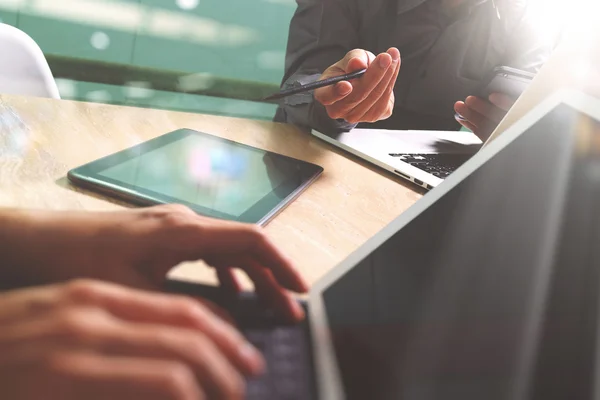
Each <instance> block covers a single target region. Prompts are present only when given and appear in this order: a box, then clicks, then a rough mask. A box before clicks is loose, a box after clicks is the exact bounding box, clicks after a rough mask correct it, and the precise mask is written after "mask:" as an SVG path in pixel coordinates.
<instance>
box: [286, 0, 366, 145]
mask: <svg viewBox="0 0 600 400" xmlns="http://www.w3.org/2000/svg"><path fill="white" fill-rule="evenodd" d="M356 12H357V11H356V5H355V2H354V1H351V0H304V1H302V2H300V1H298V9H297V10H296V13H295V15H294V17H293V18H292V21H291V23H290V32H289V35H288V45H287V53H286V63H285V64H286V67H285V74H284V77H283V82H282V88H289V87H291V86H297V85H301V84H305V83H308V82H313V81H316V80H318V79H319V78H320V76H321V74H323V72H324V71H325V70H326V69H327V68H329V67H330V66H331V65H333V64H335V63H336V62H338V61H339V60H341V59H342V58H343V57H344V56H345V55H346V53H347V52H348V51H350V50H352V49H354V48H356V47H357V46H358V44H359V41H358V34H357V27H356ZM275 120H276V121H277V122H287V123H291V124H294V125H297V126H299V127H301V128H303V129H305V130H310V129H317V130H319V131H322V132H323V133H330V132H331V133H333V132H340V131H348V130H350V129H352V128H353V127H354V126H353V125H352V124H349V123H348V122H346V121H344V120H334V119H332V118H330V117H329V115H327V111H326V110H325V107H323V106H322V105H321V104H319V103H318V102H316V101H314V99H313V96H312V93H303V94H299V95H295V96H290V97H288V98H285V99H283V101H282V102H281V104H280V107H279V109H278V111H277V115H276V116H275Z"/></svg>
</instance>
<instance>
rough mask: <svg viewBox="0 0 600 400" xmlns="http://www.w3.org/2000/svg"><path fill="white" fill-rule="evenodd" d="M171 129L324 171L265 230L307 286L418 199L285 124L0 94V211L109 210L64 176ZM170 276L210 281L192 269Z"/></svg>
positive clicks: (398, 184) (202, 270)
mask: <svg viewBox="0 0 600 400" xmlns="http://www.w3.org/2000/svg"><path fill="white" fill-rule="evenodd" d="M178 128H191V129H196V130H199V131H204V132H207V133H211V134H215V135H219V136H222V137H225V138H228V139H232V140H235V141H239V142H242V143H245V144H249V145H252V146H256V147H260V148H264V149H267V150H271V151H274V152H277V153H281V154H285V155H288V156H291V157H295V158H299V159H302V160H306V161H309V162H313V163H315V164H318V165H321V166H322V167H323V168H324V169H325V172H324V174H323V175H322V176H321V177H320V178H319V180H318V181H317V182H315V183H314V184H313V185H312V186H311V187H310V188H309V189H308V190H307V191H306V192H304V193H303V194H302V195H301V196H300V197H299V198H298V199H297V200H296V201H294V202H293V203H292V204H291V205H290V206H289V207H288V208H287V209H285V210H284V211H283V212H282V213H281V214H280V215H278V216H277V217H276V218H275V219H274V220H273V221H272V222H271V223H270V224H269V225H267V227H266V228H265V229H266V231H267V233H268V235H269V236H270V237H271V238H272V239H273V240H274V241H275V242H276V243H277V244H278V245H279V246H280V247H281V248H282V249H283V250H284V251H285V252H286V254H288V255H290V256H291V257H293V259H295V260H296V261H297V263H298V265H299V267H300V269H301V272H302V273H303V274H304V275H305V277H306V278H307V279H308V281H309V282H314V281H315V280H316V279H318V278H319V277H320V276H322V275H323V274H324V273H325V272H326V271H328V270H329V269H330V268H332V267H333V266H335V265H336V264H337V263H339V262H340V261H342V260H343V259H344V258H345V257H347V256H348V255H349V254H350V253H351V252H352V251H353V250H355V249H356V248H357V247H358V246H360V245H361V244H362V243H364V242H365V241H366V240H367V239H368V238H369V237H371V236H372V235H374V234H375V233H376V232H378V231H379V230H380V229H381V228H383V227H384V226H385V225H386V224H388V223H389V222H390V221H392V219H394V217H396V216H398V215H399V214H400V213H402V212H403V211H404V210H405V209H407V208H408V207H409V206H411V205H412V204H413V203H414V202H415V201H416V200H417V199H419V198H420V196H421V193H418V192H415V191H414V189H415V188H414V187H412V186H407V185H408V184H404V183H403V182H401V179H400V178H395V177H393V176H391V175H387V174H382V173H381V172H380V171H376V170H374V169H372V168H370V167H368V166H365V165H364V164H361V163H359V162H357V161H356V160H353V159H349V158H347V157H346V156H344V155H341V154H340V153H339V152H338V151H337V150H335V149H334V148H333V147H331V146H329V145H327V144H325V143H323V142H321V141H319V140H318V139H316V138H313V137H311V136H310V135H307V134H304V133H302V132H300V131H298V130H296V129H295V128H292V127H291V126H285V125H281V124H274V123H269V122H262V121H252V120H242V119H236V118H225V117H217V116H208V115H198V114H186V113H178V112H172V111H162V110H150V109H138V108H130V107H118V106H110V105H98V104H89V103H78V102H70V101H58V100H48V99H38V98H24V97H15V96H0V206H2V207H11V206H12V207H30V208H46V209H85V210H110V209H114V208H117V207H122V206H123V204H121V205H119V204H117V203H113V202H110V201H108V200H106V199H102V198H100V197H95V196H94V195H92V194H90V193H83V192H78V191H76V190H75V189H74V188H73V187H71V186H70V185H69V184H68V182H67V180H66V173H67V171H68V170H69V169H71V168H73V167H77V166H79V165H82V164H85V163H87V162H89V161H92V160H95V159H97V158H99V157H102V156H105V155H107V154H111V153H113V152H116V151H119V150H122V149H124V148H127V147H130V146H132V145H135V144H137V143H140V142H143V141H145V140H148V139H150V138H153V137H156V136H159V135H161V134H164V133H166V132H169V131H172V130H175V129H178ZM173 275H174V276H176V277H178V278H184V279H190V280H199V281H208V282H213V279H214V278H213V276H212V271H211V270H208V269H206V268H198V265H197V264H188V265H182V266H180V267H178V268H177V269H176V270H175V271H174V273H173Z"/></svg>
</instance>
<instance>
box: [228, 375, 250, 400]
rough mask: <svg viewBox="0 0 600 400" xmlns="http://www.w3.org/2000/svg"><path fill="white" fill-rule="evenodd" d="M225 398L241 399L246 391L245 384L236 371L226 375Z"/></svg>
mask: <svg viewBox="0 0 600 400" xmlns="http://www.w3.org/2000/svg"><path fill="white" fill-rule="evenodd" d="M223 389H224V390H225V394H226V398H228V399H243V398H244V394H245V393H246V384H245V382H244V380H243V379H242V378H241V376H240V375H239V374H238V373H233V374H231V376H228V377H227V380H226V381H225V387H224V388H223Z"/></svg>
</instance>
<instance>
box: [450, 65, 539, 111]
mask: <svg viewBox="0 0 600 400" xmlns="http://www.w3.org/2000/svg"><path fill="white" fill-rule="evenodd" d="M534 77H535V74H534V73H532V72H528V71H523V70H520V69H516V68H511V67H506V66H502V67H496V68H494V70H493V73H492V78H491V79H490V81H489V82H488V83H487V85H485V87H484V88H483V90H481V91H480V93H479V97H481V98H482V99H487V98H488V97H489V96H490V94H492V93H502V94H505V95H507V96H508V97H510V98H512V99H514V100H516V99H518V98H519V96H521V94H522V93H523V92H524V91H525V89H527V86H529V84H530V83H531V81H532V80H533V78H534ZM454 118H456V119H457V120H458V121H466V119H465V118H463V116H461V115H460V114H458V113H456V114H455V115H454Z"/></svg>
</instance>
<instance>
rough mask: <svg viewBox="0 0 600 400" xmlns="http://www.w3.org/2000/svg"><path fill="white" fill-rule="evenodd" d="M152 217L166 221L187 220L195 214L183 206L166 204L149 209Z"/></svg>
mask: <svg viewBox="0 0 600 400" xmlns="http://www.w3.org/2000/svg"><path fill="white" fill-rule="evenodd" d="M147 212H148V214H149V216H150V217H155V218H160V219H162V220H166V221H172V222H173V221H178V220H179V219H181V220H186V219H188V218H189V216H190V215H192V214H194V212H193V211H192V210H191V209H190V208H189V207H187V206H184V205H182V204H164V205H160V206H155V207H150V208H148V209H147Z"/></svg>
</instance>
